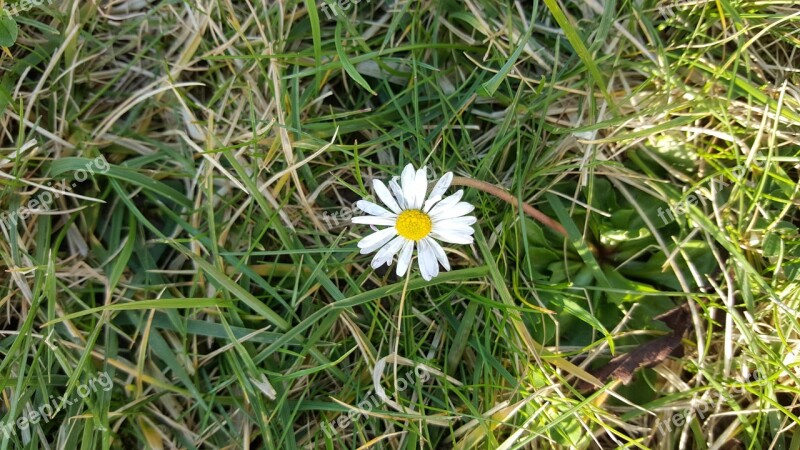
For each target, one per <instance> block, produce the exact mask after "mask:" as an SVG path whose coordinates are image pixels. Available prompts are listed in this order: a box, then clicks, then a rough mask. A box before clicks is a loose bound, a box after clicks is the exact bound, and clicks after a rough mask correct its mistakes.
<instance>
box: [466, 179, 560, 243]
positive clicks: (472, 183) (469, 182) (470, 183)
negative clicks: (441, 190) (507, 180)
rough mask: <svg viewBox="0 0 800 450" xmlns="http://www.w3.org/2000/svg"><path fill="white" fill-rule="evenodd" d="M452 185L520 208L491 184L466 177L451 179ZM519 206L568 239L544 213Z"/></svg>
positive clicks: (507, 193)
mask: <svg viewBox="0 0 800 450" xmlns="http://www.w3.org/2000/svg"><path fill="white" fill-rule="evenodd" d="M452 184H453V185H456V186H467V187H471V188H475V189H478V190H479V191H483V192H486V193H489V194H492V195H494V196H495V197H497V198H499V199H500V200H503V201H505V202H508V203H510V204H511V205H512V206H520V202H519V201H517V198H516V197H514V196H513V195H511V194H510V193H509V192H508V191H506V190H505V189H502V188H500V187H497V186H495V185H493V184H489V183H486V182H484V181H478V180H475V179H473V178H466V177H453V182H452ZM521 206H522V210H523V211H525V214H527V215H529V216H531V217H533V218H534V219H536V220H538V221H539V222H541V223H542V224H544V225H546V226H547V227H549V228H550V229H551V230H553V231H555V232H556V233H558V234H561V235H562V236H564V237H569V236H568V235H567V230H565V229H564V226H563V225H561V224H560V223H558V222H557V221H555V220H553V219H551V218H550V217H548V216H547V215H546V214H545V213H543V212H541V211H539V210H538V209H536V208H534V207H533V206H531V205H529V204H527V203H525V202H522V205H521Z"/></svg>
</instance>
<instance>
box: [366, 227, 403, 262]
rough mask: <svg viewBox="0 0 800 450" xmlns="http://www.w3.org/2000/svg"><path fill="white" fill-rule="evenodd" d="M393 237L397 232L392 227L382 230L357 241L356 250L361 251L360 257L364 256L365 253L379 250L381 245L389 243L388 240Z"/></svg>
mask: <svg viewBox="0 0 800 450" xmlns="http://www.w3.org/2000/svg"><path fill="white" fill-rule="evenodd" d="M395 236H397V230H395V229H394V227H390V228H384V229H383V230H380V231H376V232H375V233H372V234H370V235H369V236H367V237H365V238H364V239H361V240H360V241H358V248H360V249H361V254H362V255H366V254H367V253H372V252H374V251H375V250H377V249H379V248H380V247H382V246H383V244H385V243H387V242H389V239H391V238H393V237H395Z"/></svg>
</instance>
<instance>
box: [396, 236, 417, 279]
mask: <svg viewBox="0 0 800 450" xmlns="http://www.w3.org/2000/svg"><path fill="white" fill-rule="evenodd" d="M413 251H414V241H409V240H406V241H405V242H404V243H403V249H402V250H400V256H398V257H397V276H398V277H402V276H403V275H405V274H406V270H408V266H409V265H410V264H411V253H412V252H413Z"/></svg>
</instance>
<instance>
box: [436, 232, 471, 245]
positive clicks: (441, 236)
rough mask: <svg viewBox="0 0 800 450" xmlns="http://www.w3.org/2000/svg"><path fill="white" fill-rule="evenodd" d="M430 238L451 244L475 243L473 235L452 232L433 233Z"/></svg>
mask: <svg viewBox="0 0 800 450" xmlns="http://www.w3.org/2000/svg"><path fill="white" fill-rule="evenodd" d="M430 236H431V237H432V238H434V239H438V240H440V241H442V242H447V243H450V244H472V241H473V237H472V235H471V234H464V233H454V232H452V231H450V230H439V231H431V234H430Z"/></svg>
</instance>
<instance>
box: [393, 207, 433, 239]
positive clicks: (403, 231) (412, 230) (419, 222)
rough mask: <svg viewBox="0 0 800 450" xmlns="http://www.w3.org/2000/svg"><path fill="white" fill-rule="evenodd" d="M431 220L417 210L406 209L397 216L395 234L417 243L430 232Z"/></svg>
mask: <svg viewBox="0 0 800 450" xmlns="http://www.w3.org/2000/svg"><path fill="white" fill-rule="evenodd" d="M432 226H433V224H432V223H431V218H430V216H428V215H427V214H425V213H424V212H422V211H420V210H418V209H407V210H405V211H403V212H401V213H400V215H399V216H397V223H396V224H395V225H394V227H395V228H397V234H399V235H400V236H403V237H404V238H406V239H409V240H412V241H418V240H420V239H422V238H424V237H425V236H427V235H428V233H430V232H431V228H432Z"/></svg>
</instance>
